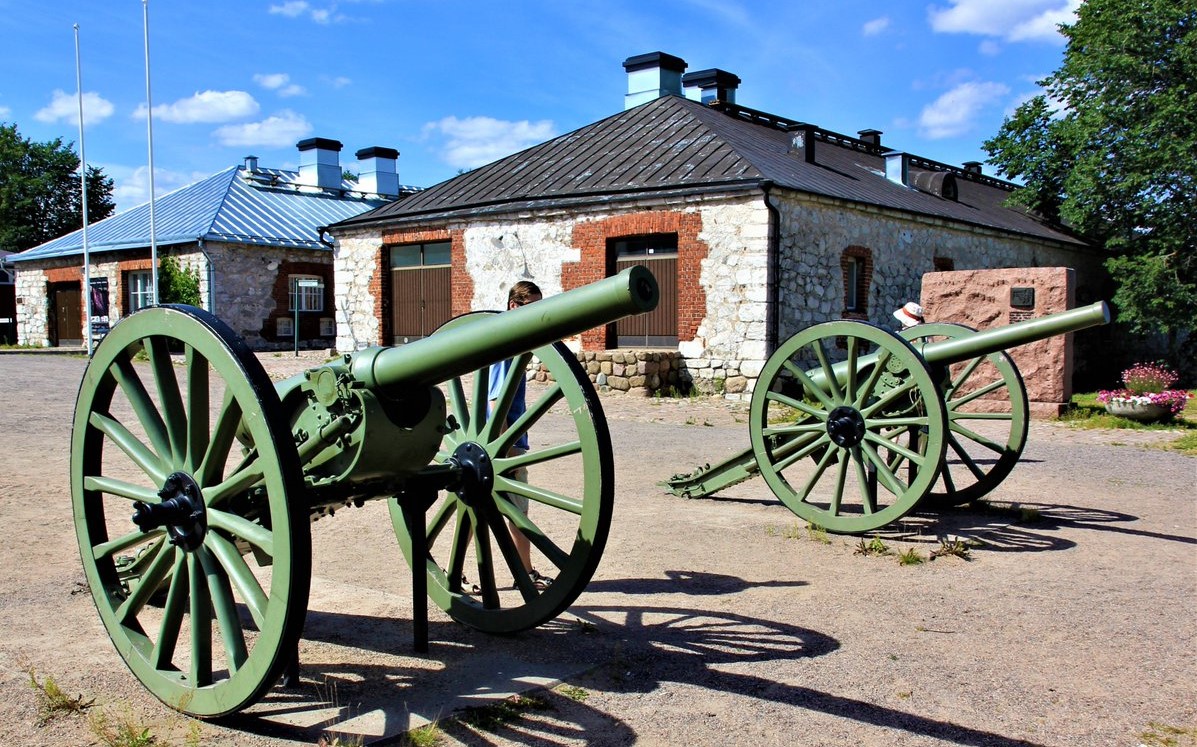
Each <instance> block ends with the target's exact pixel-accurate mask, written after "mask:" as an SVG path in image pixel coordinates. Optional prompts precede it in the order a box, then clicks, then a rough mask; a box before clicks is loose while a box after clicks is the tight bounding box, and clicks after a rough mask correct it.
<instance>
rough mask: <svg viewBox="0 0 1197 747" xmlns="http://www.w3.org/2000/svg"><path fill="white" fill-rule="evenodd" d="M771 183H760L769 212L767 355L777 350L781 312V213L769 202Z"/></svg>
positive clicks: (766, 271) (766, 288) (766, 311)
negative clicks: (779, 295)
mask: <svg viewBox="0 0 1197 747" xmlns="http://www.w3.org/2000/svg"><path fill="white" fill-rule="evenodd" d="M771 189H773V182H772V181H770V180H766V181H763V182H761V192H763V193H764V195H765V209H766V210H768V211H769V239H768V241H769V258H768V263H767V265H766V270H765V348H766V351H767V352H768V354H769V355H773V351H775V350H777V343H778V341H777V335H778V325H779V317H780V316H781V310H780V309H779V308H778V304H779V299H778V285H779V283H780V280H779V279H778V275H779V274H780V272H779V271H778V267H779V265H780V264H781V256H780V255H781V212H780V211H778V209H777V206H776V205H774V204H773V203H772V201H771V200H770V194H769V192H770V190H771Z"/></svg>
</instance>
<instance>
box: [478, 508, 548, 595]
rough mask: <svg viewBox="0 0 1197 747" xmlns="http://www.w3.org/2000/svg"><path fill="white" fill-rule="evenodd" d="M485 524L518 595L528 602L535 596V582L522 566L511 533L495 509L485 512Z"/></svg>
mask: <svg viewBox="0 0 1197 747" xmlns="http://www.w3.org/2000/svg"><path fill="white" fill-rule="evenodd" d="M487 519H488V521H487V524H488V526H489V527H490V536H491V537H493V538H494V540H495V544H496V545H498V546H499V553H500V554H501V555H502V557H503V562H504V563H505V564H506V565H507V570H508V571H510V572H511V577H512V579H514V580H515V586H516V588H517V589H518V590H519V592H520V596H522V597H523V598H524V601H525V602H529V601H531V600H533V599H535V598H536V595H537V592H536V584H534V583H533V582H532V577H531V576H530V575H528V571H527V570H525V568H524V563H523V561H522V560H520V556H519V552H518V551H517V550H516V549H515V540H513V539H512V538H511V533H510V532H508V531H507V527H506V526H504V524H503V516H502V514H500V513H499V512H497V511H488V512H487Z"/></svg>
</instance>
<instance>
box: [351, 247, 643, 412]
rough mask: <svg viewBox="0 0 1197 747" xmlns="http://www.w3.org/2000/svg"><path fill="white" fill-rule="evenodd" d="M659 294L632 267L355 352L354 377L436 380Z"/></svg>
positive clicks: (604, 320) (378, 383)
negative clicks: (473, 321) (501, 310)
mask: <svg viewBox="0 0 1197 747" xmlns="http://www.w3.org/2000/svg"><path fill="white" fill-rule="evenodd" d="M659 300H660V290H659V289H658V288H657V281H656V279H655V278H654V277H653V275H652V273H651V272H649V271H648V270H647V269H645V268H644V267H642V266H640V265H635V266H633V267H629V268H628V269H626V270H624V271H623V272H620V273H619V274H617V275H612V276H611V277H609V278H606V279H604V280H599V281H598V282H595V283H590V284H589V285H584V286H582V287H580V288H575V289H573V290H570V291H567V292H565V293H561V294H558V295H555V296H549V297H548V298H545V299H543V300H541V301H537V302H536V303H534V304H528V305H527V306H523V307H521V308H518V309H512V310H510V311H506V312H504V313H503V314H501V315H497V316H494V317H491V318H489V319H483V320H479V321H478V323H476V324H468V325H462V326H459V327H454V328H451V329H445V330H444V331H443V332H438V333H437V334H435V335H431V336H429V337H426V338H424V339H422V340H417V341H415V342H412V343H409V344H407V345H403V346H401V347H396V348H371V349H368V350H364V351H361V352H360V353H357V354H356V355H354V357H353V362H352V364H351V366H352V370H353V376H354V378H355V379H356V380H357V381H359V382H361V383H362V384H363V385H364V386H365V387H366V388H369V389H374V388H376V387H383V388H385V387H396V386H398V387H414V386H420V385H432V384H439V383H441V382H443V381H449V380H450V379H452V378H454V377H458V376H465V375H466V374H468V373H470V372H471V371H475V370H477V369H479V368H482V367H483V366H488V365H490V364H491V363H494V362H496V361H501V360H506V359H508V358H514V357H515V356H517V355H522V354H523V353H527V352H528V351H530V350H535V349H537V348H540V347H542V346H545V345H551V344H552V343H554V342H556V341H558V340H563V339H565V338H567V337H571V336H573V335H576V334H580V333H581V332H584V331H585V330H588V329H591V328H593V327H598V326H602V325H604V324H609V323H610V322H613V321H615V320H617V319H620V318H622V317H625V316H628V315H630V314H639V313H642V312H645V311H651V310H652V309H654V308H656V306H657V302H658V301H659Z"/></svg>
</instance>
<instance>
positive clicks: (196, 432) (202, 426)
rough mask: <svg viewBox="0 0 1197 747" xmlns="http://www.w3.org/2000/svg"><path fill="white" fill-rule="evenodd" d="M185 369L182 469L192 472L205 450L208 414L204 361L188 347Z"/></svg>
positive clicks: (207, 380) (206, 378) (208, 436)
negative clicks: (184, 421) (185, 439)
mask: <svg viewBox="0 0 1197 747" xmlns="http://www.w3.org/2000/svg"><path fill="white" fill-rule="evenodd" d="M184 366H185V368H186V371H187V455H186V460H185V464H186V468H187V469H188V470H191V471H195V470H196V468H197V467H199V465H200V462H202V461H203V459H204V454H205V453H206V452H207V450H208V443H209V439H210V437H211V434H210V433H209V430H208V428H209V426H210V419H211V414H210V413H209V407H210V406H211V403H210V402H209V399H208V398H209V394H208V385H209V375H208V360H207V359H206V358H204V357H202V356H201V355H199V353H197V352H196V351H195V348H193V347H190V346H188V347H187V350H186V354H185V356H184Z"/></svg>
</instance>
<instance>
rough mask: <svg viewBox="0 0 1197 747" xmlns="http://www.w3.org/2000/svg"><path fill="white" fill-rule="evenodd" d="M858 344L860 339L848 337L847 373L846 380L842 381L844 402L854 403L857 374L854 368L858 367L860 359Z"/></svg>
mask: <svg viewBox="0 0 1197 747" xmlns="http://www.w3.org/2000/svg"><path fill="white" fill-rule="evenodd" d="M859 344H860V339H859V338H858V337H856V336H855V335H848V360H847V366H848V373H847V378H846V380H845V381H844V401H845V402H855V401H856V377H857V375H858V373H859V372H858V371H857V370H856V366H857V365H858V362H859V358H860V348H859Z"/></svg>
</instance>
